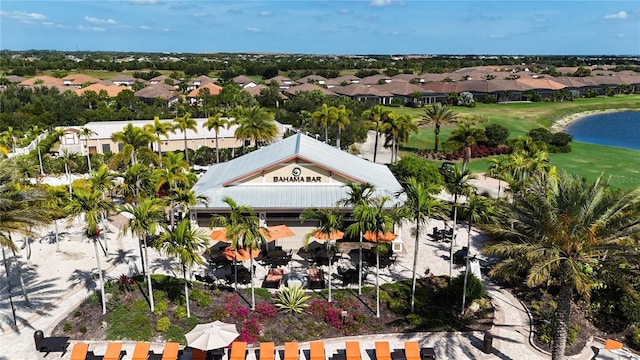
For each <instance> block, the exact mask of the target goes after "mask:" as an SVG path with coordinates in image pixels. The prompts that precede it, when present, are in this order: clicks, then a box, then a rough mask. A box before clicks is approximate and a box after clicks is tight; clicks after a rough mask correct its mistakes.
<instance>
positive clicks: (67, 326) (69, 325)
mask: <svg viewBox="0 0 640 360" xmlns="http://www.w3.org/2000/svg"><path fill="white" fill-rule="evenodd" d="M62 331H64V332H69V331H71V324H69V323H65V324H64V325H63V326H62Z"/></svg>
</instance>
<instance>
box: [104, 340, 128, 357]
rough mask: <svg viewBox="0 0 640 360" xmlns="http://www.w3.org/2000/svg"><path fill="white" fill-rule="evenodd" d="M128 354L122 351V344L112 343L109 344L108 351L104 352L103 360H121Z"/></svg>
mask: <svg viewBox="0 0 640 360" xmlns="http://www.w3.org/2000/svg"><path fill="white" fill-rule="evenodd" d="M126 353H127V352H126V351H122V343H121V342H110V343H108V344H107V350H106V351H105V352H104V357H103V360H120V359H122V357H123V356H124V354H126Z"/></svg>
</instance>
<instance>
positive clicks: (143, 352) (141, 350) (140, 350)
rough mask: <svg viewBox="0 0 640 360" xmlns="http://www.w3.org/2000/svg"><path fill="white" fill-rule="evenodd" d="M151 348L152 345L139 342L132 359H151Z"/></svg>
mask: <svg viewBox="0 0 640 360" xmlns="http://www.w3.org/2000/svg"><path fill="white" fill-rule="evenodd" d="M150 347H151V343H148V342H137V343H136V346H135V347H134V348H133V357H131V360H147V358H148V357H149V348H150Z"/></svg>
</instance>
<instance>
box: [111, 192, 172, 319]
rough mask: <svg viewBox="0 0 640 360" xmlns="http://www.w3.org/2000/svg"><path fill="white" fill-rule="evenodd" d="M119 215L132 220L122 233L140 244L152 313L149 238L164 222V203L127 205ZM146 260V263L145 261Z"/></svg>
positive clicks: (152, 201)
mask: <svg viewBox="0 0 640 360" xmlns="http://www.w3.org/2000/svg"><path fill="white" fill-rule="evenodd" d="M118 213H120V214H121V213H128V214H130V215H131V218H130V220H129V222H128V223H127V224H125V225H124V227H123V228H122V233H123V234H126V233H127V232H130V233H131V235H132V236H136V237H138V240H139V244H140V261H141V262H142V269H143V270H142V271H143V272H144V274H146V276H147V287H148V292H149V306H150V308H151V312H153V310H154V303H153V288H152V285H151V271H150V270H149V253H148V251H147V249H148V247H149V243H148V241H149V237H150V236H153V235H156V234H157V233H158V231H159V230H160V227H161V224H162V223H163V221H164V202H163V201H162V200H160V199H158V198H145V199H144V200H142V201H141V202H140V203H139V204H137V205H133V204H125V205H122V206H120V207H119V208H118ZM145 259H146V261H145Z"/></svg>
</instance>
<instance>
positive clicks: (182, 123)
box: [173, 113, 198, 163]
mask: <svg viewBox="0 0 640 360" xmlns="http://www.w3.org/2000/svg"><path fill="white" fill-rule="evenodd" d="M173 129H174V131H175V130H180V132H182V135H183V139H184V158H185V160H186V161H187V163H189V147H188V146H187V130H191V131H193V132H195V133H197V132H198V122H197V121H196V120H195V119H192V118H191V113H186V114H184V116H178V117H176V118H175V119H173Z"/></svg>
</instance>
